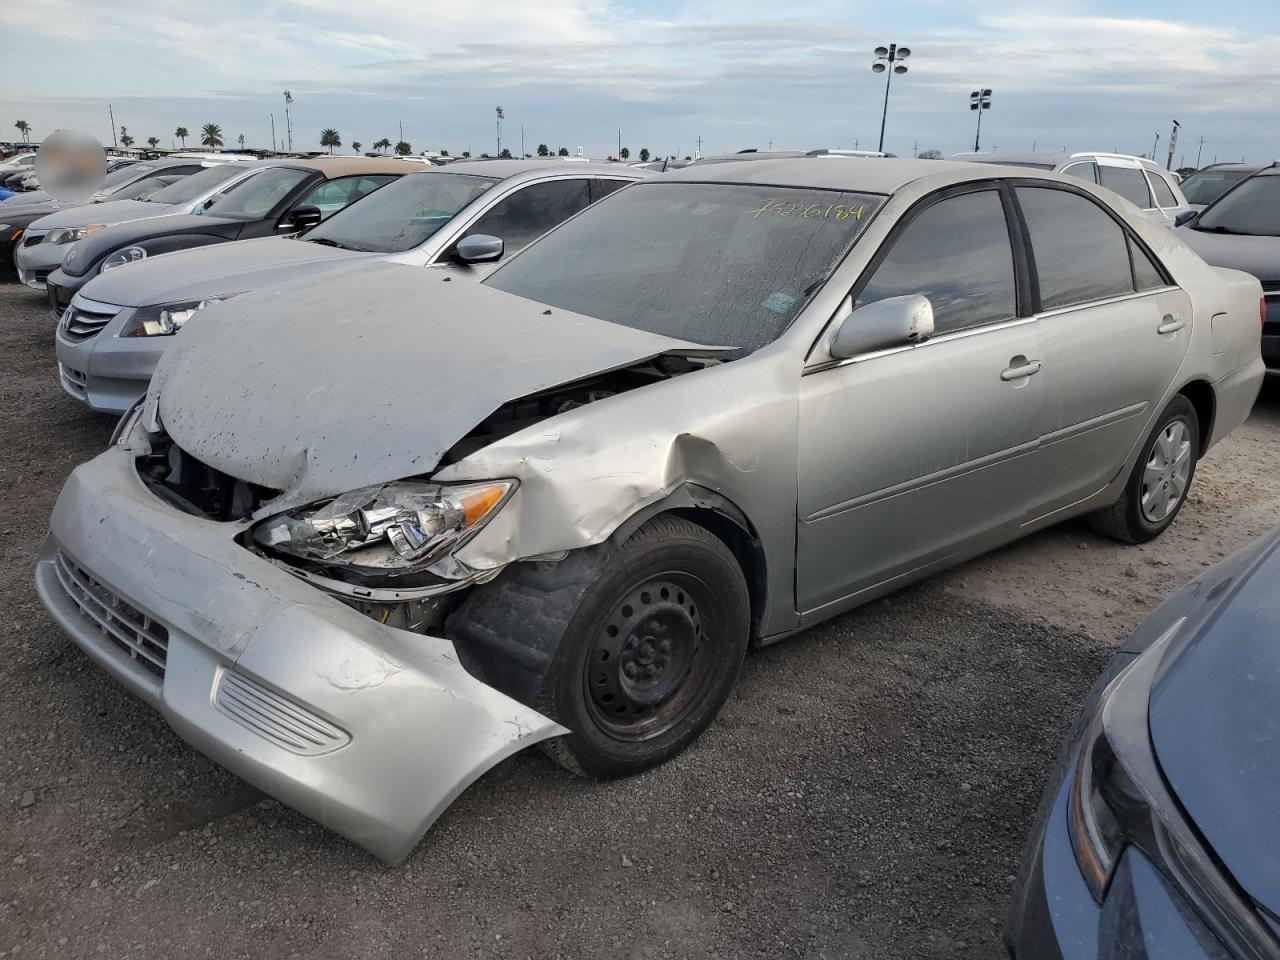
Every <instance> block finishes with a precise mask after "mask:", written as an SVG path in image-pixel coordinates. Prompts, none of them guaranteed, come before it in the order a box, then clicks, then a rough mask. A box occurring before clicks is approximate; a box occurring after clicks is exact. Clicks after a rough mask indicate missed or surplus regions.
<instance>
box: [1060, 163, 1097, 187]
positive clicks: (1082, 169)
mask: <svg viewBox="0 0 1280 960" xmlns="http://www.w3.org/2000/svg"><path fill="white" fill-rule="evenodd" d="M1062 172H1063V173H1065V174H1066V175H1067V176H1068V177H1078V178H1079V179H1081V180H1084V181H1087V182H1088V183H1097V182H1098V168H1097V167H1096V166H1094V164H1093V162H1092V161H1089V160H1086V161H1084V162H1082V163H1073V164H1071V166H1069V167H1064V168H1063V170H1062Z"/></svg>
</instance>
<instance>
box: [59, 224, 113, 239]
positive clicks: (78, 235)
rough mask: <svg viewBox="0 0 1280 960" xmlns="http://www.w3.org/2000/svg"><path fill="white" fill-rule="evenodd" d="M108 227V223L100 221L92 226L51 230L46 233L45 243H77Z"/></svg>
mask: <svg viewBox="0 0 1280 960" xmlns="http://www.w3.org/2000/svg"><path fill="white" fill-rule="evenodd" d="M105 228H106V224H102V223H98V224H94V225H93V226H91V227H62V228H61V229H58V230H50V231H49V232H48V233H46V234H45V235H44V242H45V243H75V242H76V241H77V240H80V239H82V238H84V237H87V236H88V235H89V234H91V233H97V232H98V231H99V230H103V229H105Z"/></svg>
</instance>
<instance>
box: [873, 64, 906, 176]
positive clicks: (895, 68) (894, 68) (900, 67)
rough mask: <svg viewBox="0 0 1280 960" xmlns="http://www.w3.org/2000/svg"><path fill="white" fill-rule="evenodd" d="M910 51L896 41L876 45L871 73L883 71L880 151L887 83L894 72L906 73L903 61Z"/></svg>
mask: <svg viewBox="0 0 1280 960" xmlns="http://www.w3.org/2000/svg"><path fill="white" fill-rule="evenodd" d="M909 56H911V51H910V50H909V49H908V48H906V47H900V46H898V45H897V44H896V43H891V44H889V46H888V47H876V62H875V63H873V64H871V72H872V73H883V74H884V75H885V77H884V112H883V113H882V114H880V152H881V153H884V124H885V121H886V120H887V119H888V117H889V84H890V83H892V82H893V75H894V74H895V73H906V72H907V65H906V64H905V63H903V62H902V61H903V60H906V59H907V57H909Z"/></svg>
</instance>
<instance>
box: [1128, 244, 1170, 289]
mask: <svg viewBox="0 0 1280 960" xmlns="http://www.w3.org/2000/svg"><path fill="white" fill-rule="evenodd" d="M1129 253H1130V256H1132V257H1133V279H1134V283H1135V284H1136V285H1137V288H1138V289H1139V290H1156V289H1159V288H1160V287H1163V286H1167V284H1166V283H1165V279H1164V277H1163V276H1162V275H1161V274H1160V268H1159V267H1157V266H1156V265H1155V263H1153V262H1152V260H1151V258H1150V257H1149V256H1147V253H1146V251H1145V250H1143V249H1142V248H1141V247H1140V246H1138V245H1137V244H1136V243H1134V242H1133V239H1132V238H1130V239H1129Z"/></svg>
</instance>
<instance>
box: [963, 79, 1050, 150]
mask: <svg viewBox="0 0 1280 960" xmlns="http://www.w3.org/2000/svg"><path fill="white" fill-rule="evenodd" d="M969 109H970V110H976V111H978V132H977V133H975V134H974V135H973V152H974V153H977V152H978V151H979V150H981V149H982V148H981V147H980V146H978V144H979V142H980V141H981V140H982V111H984V110H990V109H991V90H990V89H989V88H983V89H982V90H975V91H973V93H971V94H969ZM1031 152H1032V153H1034V152H1035V148H1034V147H1033V148H1032V151H1031Z"/></svg>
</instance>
